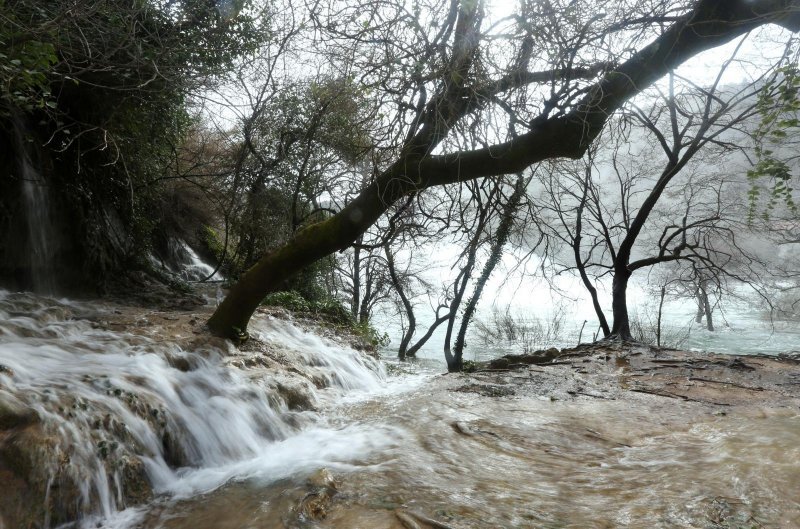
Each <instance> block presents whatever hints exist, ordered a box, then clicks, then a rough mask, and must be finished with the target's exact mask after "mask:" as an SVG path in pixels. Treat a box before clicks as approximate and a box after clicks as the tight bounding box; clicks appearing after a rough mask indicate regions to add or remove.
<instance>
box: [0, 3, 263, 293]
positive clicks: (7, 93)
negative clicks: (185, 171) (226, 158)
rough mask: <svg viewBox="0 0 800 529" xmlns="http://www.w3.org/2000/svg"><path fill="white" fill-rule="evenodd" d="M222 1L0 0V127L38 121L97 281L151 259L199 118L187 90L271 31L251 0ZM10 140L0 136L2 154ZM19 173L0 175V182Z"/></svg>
mask: <svg viewBox="0 0 800 529" xmlns="http://www.w3.org/2000/svg"><path fill="white" fill-rule="evenodd" d="M225 5H230V6H232V8H231V9H228V10H222V11H221V10H220V9H218V7H217V2H208V1H207V0H179V1H165V0H136V1H129V0H80V1H77V2H76V1H73V0H0V12H2V16H0V131H3V130H5V131H12V130H13V129H14V128H15V127H17V126H18V125H17V124H16V123H19V122H24V123H25V124H26V126H28V127H29V128H30V129H32V130H30V131H28V132H27V134H28V135H29V136H30V138H31V139H32V141H31V145H32V148H35V149H37V156H36V158H37V159H39V160H41V162H42V167H41V170H42V173H43V174H44V178H45V179H46V180H47V181H48V184H49V185H50V188H51V189H52V196H54V197H58V199H59V200H60V202H61V204H57V205H55V207H56V208H58V209H59V210H60V211H61V212H62V215H63V217H64V218H63V219H60V222H63V223H65V224H66V223H68V224H69V225H70V230H69V237H71V238H72V240H71V241H70V242H69V244H67V245H65V246H69V247H71V248H79V249H80V250H79V251H76V252H73V253H74V254H75V255H74V256H73V257H75V258H77V261H78V262H77V263H75V264H76V265H77V268H80V267H81V266H82V267H83V268H84V273H83V275H84V276H85V277H86V278H87V280H89V281H91V282H92V283H93V284H101V283H102V281H101V280H102V278H103V277H108V278H113V277H114V276H115V275H116V274H117V273H118V272H119V271H120V270H122V269H125V268H129V267H131V266H137V267H143V266H144V265H145V256H146V255H147V253H148V251H149V245H150V239H151V236H152V233H153V230H154V228H155V227H156V226H157V225H158V223H159V219H158V218H157V216H156V215H154V211H156V210H157V207H156V205H157V204H158V198H159V196H160V195H161V194H162V193H163V177H164V176H165V174H166V173H167V171H168V168H169V167H170V164H171V163H172V161H173V159H174V154H175V151H174V147H175V146H176V145H179V144H180V143H181V142H182V140H183V138H184V137H185V136H186V134H187V131H188V130H189V129H190V127H191V125H192V124H193V123H194V119H193V118H192V117H191V116H190V114H189V112H188V110H187V106H188V104H187V102H188V100H189V98H190V97H191V95H192V94H194V93H197V92H199V91H201V90H204V89H205V87H206V86H207V85H208V83H209V82H213V80H214V79H215V78H216V77H218V76H221V75H223V74H226V72H227V71H229V70H230V69H231V68H232V67H233V66H234V65H235V63H236V62H237V61H238V60H239V58H241V57H242V56H244V55H247V54H249V53H251V52H252V51H253V50H255V49H256V48H257V47H258V46H259V44H260V43H261V42H262V41H263V39H264V38H266V37H268V33H267V32H265V31H263V30H262V28H259V27H258V25H257V22H256V18H255V17H254V16H251V13H254V9H253V8H252V6H251V5H250V2H249V0H248V2H247V4H244V3H243V2H236V3H233V4H230V3H226V4H225ZM14 149H15V142H14V138H13V133H11V134H8V135H7V136H5V137H2V136H1V135H0V151H3V150H5V151H11V152H12V153H13V150H14ZM12 156H13V154H12ZM12 159H13V158H12ZM10 166H12V167H13V164H10ZM16 178H18V177H17V176H15V175H13V174H8V173H3V172H0V186H2V187H3V188H4V189H14V187H13V183H14V180H15V179H16ZM3 179H8V180H7V181H3ZM10 195H11V194H9V195H7V196H5V197H0V209H2V207H3V206H5V205H6V204H4V202H5V201H6V200H13V197H11V196H10ZM145 267H146V266H145Z"/></svg>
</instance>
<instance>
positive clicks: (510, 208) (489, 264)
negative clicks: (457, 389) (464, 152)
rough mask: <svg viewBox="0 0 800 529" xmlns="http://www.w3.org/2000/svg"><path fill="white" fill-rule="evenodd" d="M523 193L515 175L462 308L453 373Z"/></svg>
mask: <svg viewBox="0 0 800 529" xmlns="http://www.w3.org/2000/svg"><path fill="white" fill-rule="evenodd" d="M524 193H525V179H524V178H523V176H522V175H521V174H519V175H517V181H516V184H515V185H514V192H513V193H512V194H511V197H510V198H509V199H508V202H507V203H506V205H505V207H504V208H503V217H502V218H501V219H500V225H499V226H498V227H497V234H496V235H495V240H494V244H493V245H492V247H491V249H490V251H489V259H488V261H486V264H485V265H484V267H483V271H482V272H481V275H480V276H479V277H478V280H477V281H476V282H475V290H474V291H473V293H472V297H471V298H470V300H469V301H468V302H467V306H466V307H465V308H464V315H463V316H462V317H461V326H460V328H459V329H458V336H456V343H455V346H454V348H453V353H454V354H453V365H452V367H453V369H450V367H451V366H450V363H449V362H448V369H449V370H450V371H451V372H453V371H461V369H462V368H463V365H464V363H463V353H464V346H465V344H466V337H467V328H468V327H469V324H470V321H472V316H473V315H474V314H475V308H476V307H477V306H478V301H479V300H480V299H481V295H482V294H483V289H484V287H485V286H486V283H487V282H488V281H489V278H490V277H491V276H492V272H494V269H495V267H496V266H497V263H499V262H500V258H501V257H502V255H503V247H504V246H505V245H506V242H507V241H508V238H509V236H510V235H511V228H512V227H513V225H514V213H515V212H516V210H517V208H518V207H519V204H520V202H521V200H522V195H523V194H524Z"/></svg>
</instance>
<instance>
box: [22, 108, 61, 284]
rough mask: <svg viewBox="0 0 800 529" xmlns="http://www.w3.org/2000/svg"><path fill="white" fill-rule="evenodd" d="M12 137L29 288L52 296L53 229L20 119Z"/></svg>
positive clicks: (42, 182) (45, 194)
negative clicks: (17, 173)
mask: <svg viewBox="0 0 800 529" xmlns="http://www.w3.org/2000/svg"><path fill="white" fill-rule="evenodd" d="M13 123H14V135H15V137H16V142H17V167H18V171H19V178H20V179H21V181H22V200H23V209H24V213H25V221H26V224H27V228H28V229H27V235H28V267H29V270H30V281H31V287H32V288H33V290H34V291H36V292H40V293H42V294H52V293H53V292H54V290H55V281H54V277H55V276H54V254H55V252H54V250H55V245H56V243H57V238H56V233H57V232H56V229H55V226H54V224H53V220H52V216H51V204H50V198H49V192H48V188H47V183H46V182H45V180H44V178H43V177H42V174H41V171H39V170H37V167H36V163H35V162H34V156H32V151H34V150H35V149H33V145H32V143H31V141H30V140H29V138H30V134H29V131H28V129H27V127H26V126H25V125H24V123H23V121H22V119H21V118H15V119H14V120H13Z"/></svg>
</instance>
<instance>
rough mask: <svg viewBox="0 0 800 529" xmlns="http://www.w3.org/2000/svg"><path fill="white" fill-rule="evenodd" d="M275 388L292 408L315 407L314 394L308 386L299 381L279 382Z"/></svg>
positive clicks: (305, 408)
mask: <svg viewBox="0 0 800 529" xmlns="http://www.w3.org/2000/svg"><path fill="white" fill-rule="evenodd" d="M275 390H276V391H277V392H278V394H279V395H280V397H281V399H282V400H283V402H284V403H285V404H286V407H287V408H289V409H290V410H293V411H305V410H313V409H315V406H314V396H313V395H312V393H311V391H310V390H309V388H308V387H306V386H303V385H302V384H300V383H299V382H278V383H277V384H276V385H275Z"/></svg>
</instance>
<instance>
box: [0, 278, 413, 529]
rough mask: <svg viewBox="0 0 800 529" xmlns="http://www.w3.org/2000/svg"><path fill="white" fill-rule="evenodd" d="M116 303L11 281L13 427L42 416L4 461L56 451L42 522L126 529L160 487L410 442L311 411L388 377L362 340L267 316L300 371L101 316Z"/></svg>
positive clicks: (47, 464) (0, 398)
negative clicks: (360, 345) (121, 325)
mask: <svg viewBox="0 0 800 529" xmlns="http://www.w3.org/2000/svg"><path fill="white" fill-rule="evenodd" d="M110 310H112V309H110V308H108V309H102V308H100V309H98V308H93V307H90V306H88V305H87V304H77V303H72V302H68V301H66V300H62V301H60V302H54V301H53V300H42V299H41V298H38V297H36V296H32V295H28V294H9V293H7V292H2V291H0V426H3V423H4V422H5V423H8V420H7V419H4V417H3V414H4V413H5V414H6V415H8V410H9V409H10V410H29V411H32V412H33V414H34V417H28V418H27V419H24V420H22V419H17V422H18V423H19V425H20V427H18V428H17V429H16V433H12V434H11V435H12V438H11V439H9V438H7V437H6V438H4V439H0V463H2V461H3V459H4V457H5V458H6V460H8V459H9V458H10V457H11V456H14V455H16V456H17V458H21V459H23V460H26V461H27V460H30V459H32V458H37V457H38V458H44V461H39V462H38V466H40V467H41V468H46V469H47V475H46V476H39V477H40V478H41V480H42V482H43V490H42V491H40V499H39V501H40V502H42V504H43V505H44V509H43V514H42V516H44V517H45V518H44V519H42V520H36V523H37V526H42V527H48V526H51V525H52V524H56V523H63V522H67V521H70V520H74V519H78V520H80V522H79V527H88V526H91V527H97V526H105V527H115V528H117V527H121V526H123V525H125V524H126V523H131V520H132V519H133V518H135V517H136V516H135V515H136V513H137V512H138V511H137V510H136V509H127V510H125V509H126V507H128V506H129V505H130V504H132V503H141V502H142V501H147V500H149V499H150V497H151V495H152V494H153V493H155V494H156V495H162V496H166V497H179V498H180V497H189V496H192V495H195V494H198V493H203V492H207V491H210V490H213V489H215V488H217V487H219V486H220V485H222V484H224V483H226V482H228V481H230V480H242V479H260V480H266V481H271V480H276V479H282V478H286V477H291V476H295V475H298V474H301V475H302V473H303V472H311V471H313V470H316V469H318V468H320V467H323V466H327V467H333V468H336V467H337V466H339V467H341V466H344V467H347V466H349V465H350V464H352V462H353V461H360V460H362V458H364V457H365V456H367V455H368V454H370V453H371V452H372V451H373V450H374V449H376V448H380V447H386V446H388V445H391V444H392V443H394V442H396V441H395V440H394V439H396V438H397V435H396V433H395V432H393V431H392V430H391V429H389V428H388V427H385V426H380V425H378V426H375V425H372V426H369V425H366V424H359V423H351V424H348V425H346V426H343V427H335V426H331V425H330V424H328V423H327V422H326V420H325V419H323V418H322V417H321V416H320V415H319V414H318V413H316V412H314V411H311V410H308V409H306V408H309V407H314V408H320V407H325V406H330V405H332V403H333V401H335V400H336V399H335V398H333V397H334V396H335V397H337V398H338V397H339V396H341V395H343V394H345V393H348V394H351V395H352V394H359V393H361V394H369V393H370V392H374V391H376V390H378V389H380V388H381V387H383V386H384V385H385V384H384V383H383V379H384V374H383V372H382V369H381V368H380V367H379V364H378V363H377V362H376V361H374V360H372V359H371V358H369V357H366V356H364V355H363V354H361V353H359V352H357V351H355V350H353V349H351V348H349V347H346V346H342V345H337V344H335V343H332V342H326V341H323V340H321V339H320V338H318V337H315V336H312V335H310V334H308V333H306V332H304V331H301V330H299V329H297V328H295V327H293V326H292V324H290V323H288V322H285V321H279V320H263V319H259V320H257V321H256V322H255V323H254V327H253V330H254V334H256V335H261V336H262V337H263V338H264V340H265V342H268V343H269V344H270V347H272V348H274V349H275V351H276V353H275V357H276V358H278V360H280V361H283V362H285V363H286V365H287V366H288V367H291V370H294V373H292V372H291V370H289V369H288V367H287V369H284V370H283V371H281V370H279V369H276V368H275V365H277V364H275V363H274V362H273V364H274V365H273V364H269V365H267V364H266V363H265V362H267V359H266V357H264V356H259V355H254V356H242V354H241V353H239V352H238V351H234V350H225V349H220V348H218V347H215V346H212V345H202V344H199V345H198V344H194V345H192V346H191V348H189V347H186V346H185V345H184V346H181V345H179V344H178V343H175V342H170V341H169V340H165V339H164V338H163V337H161V338H159V339H156V338H155V337H150V336H145V335H142V334H130V333H115V332H111V331H109V330H104V329H102V328H98V326H97V325H96V324H93V323H92V320H97V318H102V315H103V312H104V311H110ZM98 311H99V312H98ZM270 362H272V361H271V360H270ZM246 366H247V367H248V368H247V369H243V367H246ZM298 373H299V375H298ZM321 388H327V389H321ZM298 395H299V397H298ZM11 415H12V416H13V413H12V414H11ZM18 415H20V414H18ZM23 415H24V414H23ZM12 423H13V420H12ZM1 430H2V428H0V431H1ZM4 443H5V444H4ZM12 449H13V450H12ZM11 458H12V459H13V457H11ZM30 463H31V465H33V464H34V462H32V461H31V462H30ZM2 470H3V469H2V465H0V474H2ZM27 478H30V479H35V478H36V476H26V479H27ZM10 490H13V487H12V488H11V489H10ZM71 490H72V491H75V493H74V494H71V493H70V492H69V491H71ZM1 502H2V500H0V503H1ZM0 507H2V505H0ZM59 510H60V511H63V512H66V514H63V515H62V516H61V517H60V518H58V519H55V516H54V517H53V519H49V518H48V517H49V516H50V512H56V511H59ZM126 520H127V521H126ZM97 524H100V525H97ZM103 524H105V525H103ZM0 527H3V523H2V519H0Z"/></svg>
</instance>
